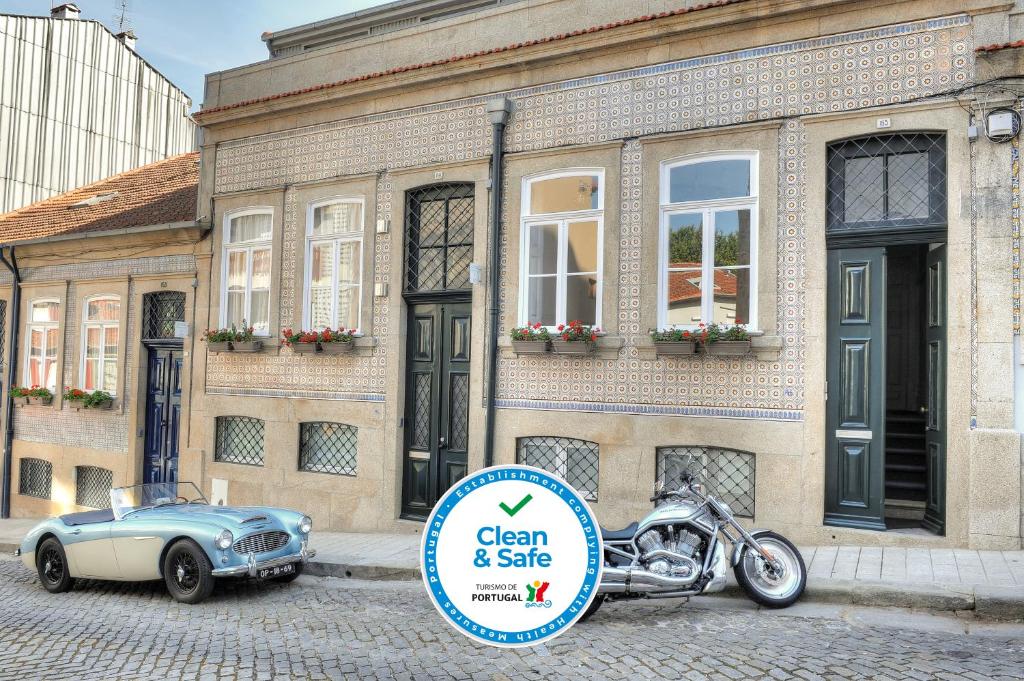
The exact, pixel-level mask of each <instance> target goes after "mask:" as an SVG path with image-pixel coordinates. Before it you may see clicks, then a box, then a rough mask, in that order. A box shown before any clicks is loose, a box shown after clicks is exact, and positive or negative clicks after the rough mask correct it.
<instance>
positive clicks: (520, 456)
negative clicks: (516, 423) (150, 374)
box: [516, 436, 600, 501]
mask: <svg viewBox="0 0 1024 681" xmlns="http://www.w3.org/2000/svg"><path fill="white" fill-rule="evenodd" d="M516 460H517V462H518V463H521V464H523V465H525V466H534V467H536V468H541V469H543V470H546V471H548V472H549V473H554V474H555V475H557V476H558V477H560V478H562V479H563V480H565V481H566V482H568V483H569V484H570V485H572V486H573V487H575V488H576V491H577V492H579V493H580V495H581V496H582V497H583V498H584V499H588V500H590V501H597V481H598V466H599V462H600V453H599V450H598V446H597V443H596V442H589V441H587V440H577V439H574V438H569V437H547V436H544V437H521V438H519V439H518V440H517V441H516Z"/></svg>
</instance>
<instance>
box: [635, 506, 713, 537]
mask: <svg viewBox="0 0 1024 681" xmlns="http://www.w3.org/2000/svg"><path fill="white" fill-rule="evenodd" d="M668 523H672V524H674V525H681V524H683V523H695V524H697V525H699V526H700V527H703V528H704V529H706V530H708V531H710V530H711V529H713V527H714V525H713V523H711V522H710V519H709V518H708V517H707V510H706V509H705V508H704V506H703V504H695V503H693V502H691V501H677V502H674V503H671V504H664V505H662V506H659V507H658V508H656V509H654V510H653V511H651V512H650V513H649V514H648V515H647V517H646V518H644V519H643V520H641V521H640V526H639V527H638V528H637V531H636V536H640V535H641V534H643V533H644V531H645V530H647V529H649V528H651V527H653V526H655V525H665V524H668Z"/></svg>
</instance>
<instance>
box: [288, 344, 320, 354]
mask: <svg viewBox="0 0 1024 681" xmlns="http://www.w3.org/2000/svg"><path fill="white" fill-rule="evenodd" d="M291 347H292V352H294V353H295V354H297V355H312V354H313V353H315V352H320V344H319V343H292V346H291Z"/></svg>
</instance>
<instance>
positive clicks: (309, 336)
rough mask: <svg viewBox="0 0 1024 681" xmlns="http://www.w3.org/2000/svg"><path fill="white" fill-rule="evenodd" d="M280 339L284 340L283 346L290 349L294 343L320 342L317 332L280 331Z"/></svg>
mask: <svg viewBox="0 0 1024 681" xmlns="http://www.w3.org/2000/svg"><path fill="white" fill-rule="evenodd" d="M281 338H283V339H284V344H285V345H287V346H288V347H291V346H292V345H295V344H296V343H316V342H317V341H319V340H320V333H319V332H317V331H301V330H300V331H292V330H291V329H281Z"/></svg>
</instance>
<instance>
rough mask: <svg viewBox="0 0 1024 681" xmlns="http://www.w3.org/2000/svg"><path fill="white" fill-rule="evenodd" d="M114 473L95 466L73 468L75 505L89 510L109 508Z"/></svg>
mask: <svg viewBox="0 0 1024 681" xmlns="http://www.w3.org/2000/svg"><path fill="white" fill-rule="evenodd" d="M113 486H114V473H113V471H109V470H107V469H106V468H98V467H96V466H75V503H76V504H78V505H79V506H88V507H89V508H110V488H111V487H113Z"/></svg>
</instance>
